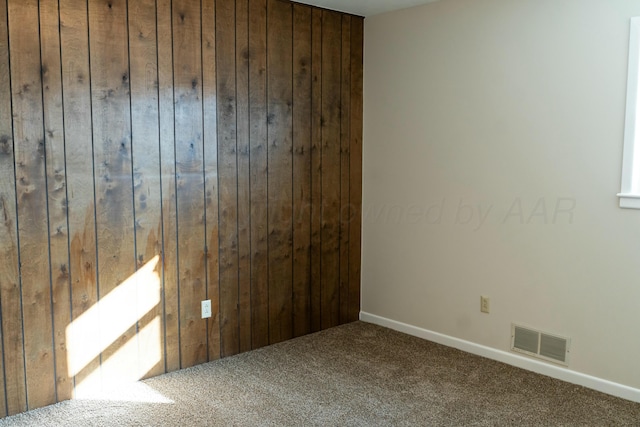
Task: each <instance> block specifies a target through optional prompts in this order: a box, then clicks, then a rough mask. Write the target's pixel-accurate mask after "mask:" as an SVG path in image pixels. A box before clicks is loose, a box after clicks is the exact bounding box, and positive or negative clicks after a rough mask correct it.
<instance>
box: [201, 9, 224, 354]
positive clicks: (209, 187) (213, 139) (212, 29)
mask: <svg viewBox="0 0 640 427" xmlns="http://www.w3.org/2000/svg"><path fill="white" fill-rule="evenodd" d="M202 37H203V45H202V88H203V100H202V101H203V112H204V160H205V163H204V169H205V195H206V218H207V224H206V229H207V242H206V243H207V298H208V299H210V300H211V319H209V321H208V342H209V350H208V351H209V360H216V359H219V358H220V286H219V283H220V265H219V258H218V241H219V232H218V127H217V120H218V110H217V87H216V80H217V77H216V7H215V0H203V1H202Z"/></svg>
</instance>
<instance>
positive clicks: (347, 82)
mask: <svg viewBox="0 0 640 427" xmlns="http://www.w3.org/2000/svg"><path fill="white" fill-rule="evenodd" d="M341 44H342V46H341V55H342V57H341V62H342V65H341V82H340V218H339V219H340V323H346V322H347V319H348V318H349V237H350V236H349V226H350V225H351V224H350V216H351V205H350V202H349V197H350V185H349V182H350V178H351V176H350V170H349V168H350V166H351V165H350V161H349V153H350V145H351V17H350V16H346V15H345V16H342V41H341Z"/></svg>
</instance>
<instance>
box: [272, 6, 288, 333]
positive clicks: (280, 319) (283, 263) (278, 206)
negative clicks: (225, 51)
mask: <svg viewBox="0 0 640 427" xmlns="http://www.w3.org/2000/svg"><path fill="white" fill-rule="evenodd" d="M267 22H268V23H269V25H268V27H267V88H268V90H267V97H268V98H267V102H268V104H267V126H268V127H267V132H268V134H267V135H268V144H269V145H268V167H269V173H268V176H269V178H268V179H269V182H268V230H269V240H268V244H269V256H268V259H269V342H270V343H272V344H273V343H278V342H280V341H284V340H287V339H290V338H291V337H292V336H293V324H292V320H293V319H292V315H293V313H292V310H293V307H292V305H293V304H292V296H293V277H292V274H293V271H292V270H293V253H292V244H293V229H292V225H293V194H292V193H293V188H292V187H293V183H292V179H293V176H292V173H293V170H292V167H293V158H292V152H293V141H292V139H293V138H292V106H293V76H292V74H293V52H292V49H291V46H292V42H293V28H292V26H293V22H292V5H291V4H290V3H288V2H282V1H279V0H267Z"/></svg>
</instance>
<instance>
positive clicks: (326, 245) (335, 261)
mask: <svg viewBox="0 0 640 427" xmlns="http://www.w3.org/2000/svg"><path fill="white" fill-rule="evenodd" d="M322 13H323V26H322V119H321V120H322V124H321V126H322V206H321V209H322V242H321V247H322V250H321V257H322V258H321V266H320V268H321V276H322V329H326V328H330V327H333V326H337V325H338V324H339V323H340V305H339V304H340V293H339V287H340V240H339V239H340V160H341V159H340V84H341V73H340V69H341V64H342V58H341V55H340V50H341V49H340V48H341V45H342V38H341V30H342V17H341V15H340V14H339V13H337V12H331V11H326V10H325V11H323V12H322Z"/></svg>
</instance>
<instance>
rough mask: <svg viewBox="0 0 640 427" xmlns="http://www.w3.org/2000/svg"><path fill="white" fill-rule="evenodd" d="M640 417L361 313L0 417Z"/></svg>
mask: <svg viewBox="0 0 640 427" xmlns="http://www.w3.org/2000/svg"><path fill="white" fill-rule="evenodd" d="M218 425H219V426H234V425H235V426H261V425H264V426H267V425H273V426H314V425H317V426H320V425H322V426H512V425H518V426H522V425H527V426H640V404H638V403H633V402H629V401H625V400H622V399H618V398H615V397H611V396H608V395H605V394H601V393H598V392H595V391H592V390H589V389H585V388H582V387H578V386H574V385H571V384H568V383H563V382H561V381H558V380H554V379H551V378H548V377H544V376H541V375H537V374H533V373H530V372H527V371H524V370H521V369H517V368H513V367H510V366H508V365H504V364H502V363H498V362H494V361H491V360H488V359H484V358H481V357H478V356H474V355H470V354H467V353H463V352H461V351H458V350H454V349H451V348H448V347H444V346H441V345H438V344H434V343H431V342H428V341H424V340H421V339H418V338H414V337H411V336H408V335H404V334H401V333H398V332H395V331H391V330H389V329H385V328H381V327H378V326H375V325H371V324H367V323H363V322H356V323H352V324H349V325H344V326H340V327H337V328H333V329H330V330H327V331H324V332H320V333H317V334H313V335H309V336H306V337H302V338H298V339H295V340H292V341H288V342H285V343H281V344H277V345H274V346H271V347H267V348H263V349H260V350H257V351H253V352H250V353H245V354H241V355H239V356H235V357H232V358H228V359H223V360H220V361H217V362H212V363H208V364H205V365H201V366H197V367H195V368H191V369H186V370H183V371H179V372H174V373H171V374H167V375H163V376H160V377H156V378H152V379H149V380H146V381H144V382H141V383H139V384H136V385H135V386H132V387H129V388H127V389H124V390H118V391H117V392H115V393H114V394H111V395H109V396H103V397H102V398H100V399H98V400H76V401H68V402H62V403H59V404H57V405H53V406H50V407H47V408H42V409H38V410H35V411H31V412H27V413H25V414H20V415H17V416H13V417H9V418H5V419H3V420H0V426H218Z"/></svg>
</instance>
